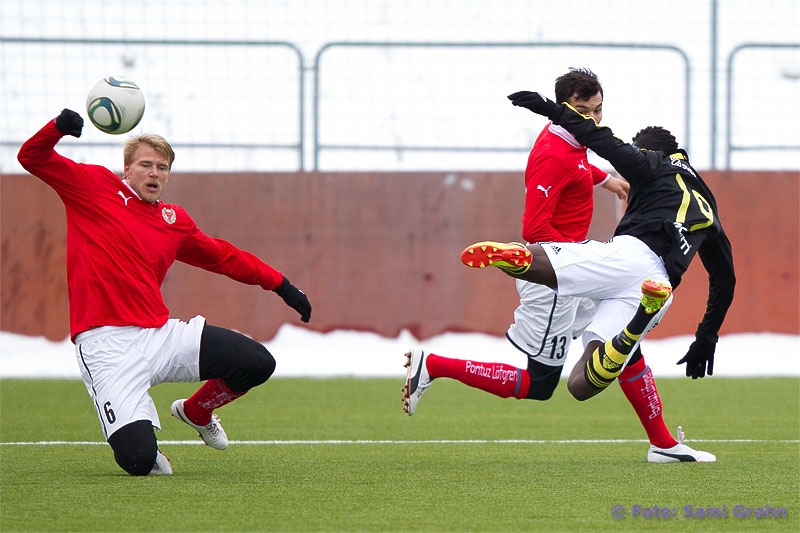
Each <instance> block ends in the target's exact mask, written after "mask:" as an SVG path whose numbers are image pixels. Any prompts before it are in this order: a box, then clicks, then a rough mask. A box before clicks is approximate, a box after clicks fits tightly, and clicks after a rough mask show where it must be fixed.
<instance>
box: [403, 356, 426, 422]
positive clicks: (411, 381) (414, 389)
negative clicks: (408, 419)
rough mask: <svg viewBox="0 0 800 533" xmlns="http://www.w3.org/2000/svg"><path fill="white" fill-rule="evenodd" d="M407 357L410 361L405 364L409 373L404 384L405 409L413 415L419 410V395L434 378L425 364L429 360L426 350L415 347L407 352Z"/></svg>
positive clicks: (409, 414)
mask: <svg viewBox="0 0 800 533" xmlns="http://www.w3.org/2000/svg"><path fill="white" fill-rule="evenodd" d="M406 357H407V358H408V361H407V362H406V365H405V366H406V368H408V373H407V374H406V384H405V385H404V386H403V411H405V412H406V413H408V416H411V415H413V414H414V411H416V410H417V402H419V397H420V396H422V393H423V392H425V389H427V388H428V387H429V386H430V384H431V383H433V380H432V379H431V377H430V375H429V374H428V369H427V368H426V366H425V363H426V361H427V360H428V354H427V353H426V352H423V351H422V350H419V349H414V350H411V351H410V352H407V353H406Z"/></svg>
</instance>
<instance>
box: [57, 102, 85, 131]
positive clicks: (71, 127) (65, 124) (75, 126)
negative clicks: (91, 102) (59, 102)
mask: <svg viewBox="0 0 800 533" xmlns="http://www.w3.org/2000/svg"><path fill="white" fill-rule="evenodd" d="M56 128H58V131H60V132H61V133H63V134H64V135H72V136H73V137H80V136H81V133H82V132H83V118H81V116H80V115H79V114H78V113H76V112H75V111H73V110H72V109H64V110H62V111H61V114H60V115H58V116H57V117H56Z"/></svg>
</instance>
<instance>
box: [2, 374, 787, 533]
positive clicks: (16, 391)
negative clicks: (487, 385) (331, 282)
mask: <svg viewBox="0 0 800 533" xmlns="http://www.w3.org/2000/svg"><path fill="white" fill-rule="evenodd" d="M658 385H659V391H660V393H661V397H662V399H663V402H664V407H665V419H666V421H667V424H668V425H669V426H670V428H674V427H675V426H677V425H678V424H680V425H682V426H683V427H684V430H685V431H686V432H687V439H688V441H689V442H688V443H689V444H691V445H693V446H695V447H698V448H701V449H705V450H708V451H710V452H712V453H714V454H716V455H717V462H716V463H713V464H687V463H684V464H666V465H656V464H648V463H647V462H646V451H647V446H648V445H647V443H646V442H644V438H645V436H644V432H643V430H642V429H641V427H640V425H639V423H638V420H637V419H636V417H635V414H634V413H633V410H632V409H631V407H630V406H629V405H628V403H627V402H626V401H625V398H624V396H623V395H622V393H621V392H620V390H619V388H618V387H616V386H614V387H613V388H612V389H610V390H608V391H606V392H604V393H603V394H601V395H600V396H598V397H596V398H594V399H592V400H590V401H587V402H582V403H581V402H577V401H575V400H573V399H572V398H571V397H570V396H569V394H568V393H567V391H566V388H565V383H563V382H562V383H561V384H560V385H559V388H558V390H557V391H556V394H555V395H554V397H553V398H552V399H551V400H550V401H547V402H534V401H519V400H513V399H506V400H502V399H500V398H496V397H494V396H491V395H489V394H486V393H483V392H481V391H476V390H474V389H470V388H468V387H466V386H463V385H461V384H459V383H456V382H453V381H449V380H439V381H437V382H436V383H435V384H434V385H433V386H432V387H431V388H430V389H429V391H428V392H426V393H425V396H424V397H423V398H422V400H421V402H420V404H419V407H418V409H417V413H416V414H415V415H414V416H413V417H408V416H406V415H405V414H403V412H402V404H401V400H400V397H401V393H400V389H401V387H402V379H358V378H347V379H345V378H341V379H289V378H282V379H281V378H278V379H273V380H270V381H269V382H268V383H267V384H266V385H264V386H262V387H259V388H257V389H254V390H253V391H251V392H250V393H248V394H247V395H246V396H244V397H243V398H241V399H240V400H238V401H236V402H235V403H233V404H231V405H229V406H226V407H224V408H222V409H220V410H219V415H220V418H221V419H222V422H223V425H224V427H225V429H226V431H227V433H228V436H229V438H230V439H231V440H232V441H234V442H233V443H232V444H231V446H230V447H229V448H228V449H227V450H225V451H222V452H220V451H217V450H213V449H211V448H209V447H207V446H202V445H191V444H185V443H182V442H180V441H195V440H196V434H195V433H194V432H192V431H191V430H190V429H189V428H188V427H186V426H185V425H183V424H181V423H179V422H177V421H176V420H174V419H173V418H172V417H171V416H169V406H170V404H171V402H172V401H173V400H174V399H176V398H181V397H186V396H187V395H189V394H191V392H193V391H194V390H195V388H196V385H192V384H188V385H186V384H165V385H160V386H158V387H155V388H154V389H152V390H151V394H152V396H153V398H154V400H155V401H156V405H157V407H158V409H159V414H160V416H161V422H162V424H163V431H161V433H160V434H159V439H160V440H161V441H162V445H161V448H162V450H163V451H164V452H165V453H166V454H167V456H168V457H169V458H170V460H171V461H172V466H173V469H174V470H175V474H174V475H173V476H149V477H143V478H134V477H130V476H128V475H126V474H125V473H123V472H122V470H120V469H119V468H118V467H117V465H116V463H114V460H113V457H112V452H111V449H110V447H108V446H107V445H105V444H103V445H91V444H85V443H82V442H85V441H95V442H97V441H101V440H102V436H101V433H100V429H99V423H98V421H97V418H96V415H95V414H94V411H93V409H92V406H91V403H90V400H89V397H88V395H87V394H86V390H85V388H84V386H83V384H82V383H81V382H79V381H71V380H67V381H58V380H55V381H40V380H3V381H0V442H2V443H3V444H2V445H1V446H0V482H1V485H0V530H2V531H621V530H622V531H667V530H673V531H682V530H692V531H797V530H800V443H799V442H798V441H799V440H800V379H796V378H769V379H766V378H765V379H720V378H711V379H708V378H706V379H703V380H697V381H692V380H690V379H662V380H660V381H659V382H658ZM508 440H521V441H525V442H517V443H513V442H501V441H508ZM613 440H619V441H621V442H613ZM43 441H48V442H49V441H66V442H68V443H67V444H48V445H43V444H33V445H17V444H13V445H12V444H8V443H15V442H34V443H35V442H43ZM169 441H174V442H172V443H170V442H169ZM237 441H238V442H237ZM248 441H250V442H248ZM252 441H261V442H252ZM290 441H302V442H290ZM311 441H328V442H311ZM335 441H339V442H335ZM354 441H363V442H354ZM418 441H429V442H425V443H420V442H418ZM469 441H472V442H469ZM476 441H477V442H476ZM592 441H600V442H592ZM197 442H199V440H197ZM614 506H622V509H623V510H624V511H625V516H624V517H623V518H621V519H617V518H614V517H613V516H612V510H614ZM687 506H691V507H688V508H689V509H690V511H689V514H690V515H695V514H704V515H710V516H686V513H687V511H686V509H687ZM656 508H657V509H656ZM770 508H775V509H785V512H786V516H785V517H783V516H779V517H775V516H765V517H758V516H756V515H757V514H759V510H761V512H763V511H764V510H765V509H766V510H767V513H769V512H770V511H769V509H770ZM664 509H668V510H669V513H670V514H673V510H674V511H675V513H674V514H675V516H669V517H665V516H655V515H657V514H660V515H663V514H664V511H663V510H664ZM746 509H751V511H750V513H751V516H750V517H746V516H744V517H741V516H737V515H738V514H746V512H747V511H746ZM616 510H617V511H619V508H617V509H616ZM723 513H724V516H722V514H723ZM648 515H649V516H648Z"/></svg>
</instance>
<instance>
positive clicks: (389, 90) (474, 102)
mask: <svg viewBox="0 0 800 533" xmlns="http://www.w3.org/2000/svg"><path fill="white" fill-rule="evenodd" d="M536 49H546V50H547V55H548V56H550V57H549V58H548V60H547V61H549V62H550V63H558V60H553V59H552V56H553V55H554V51H555V50H557V49H593V50H598V51H600V53H602V54H603V55H605V56H606V57H607V59H608V60H610V61H615V56H616V55H617V52H618V51H620V50H623V51H646V52H650V53H652V52H654V51H657V52H666V53H667V54H668V55H674V56H675V57H676V58H677V62H676V65H677V66H678V67H679V69H680V70H679V71H678V72H676V73H672V74H671V75H670V78H671V79H670V86H669V90H668V91H667V93H668V94H661V95H660V94H658V93H657V92H656V91H652V92H650V94H649V95H647V97H641V98H640V100H642V99H644V98H649V99H650V100H651V103H652V104H659V105H663V103H664V102H663V100H661V98H669V97H670V96H672V98H673V101H672V102H671V104H672V106H671V109H672V111H671V112H672V113H673V114H675V115H678V116H680V117H682V123H680V122H679V121H678V122H677V125H678V127H679V131H676V132H675V133H677V134H678V135H679V138H680V139H681V141H682V143H683V144H684V145H685V146H689V145H691V114H690V109H691V95H692V92H691V68H690V62H689V57H688V56H687V55H686V53H685V52H684V51H683V50H681V49H680V48H678V47H675V46H670V45H657V44H638V43H593V42H569V43H558V42H528V43H515V42H497V43H466V42H465V43H436V42H375V43H373V42H334V43H328V44H326V45H324V46H323V47H322V48H321V49H320V50H319V51H318V52H317V55H316V58H315V60H314V69H313V74H314V91H313V98H314V107H313V113H312V117H313V120H314V125H313V130H312V131H313V143H312V148H311V150H312V152H313V154H314V162H313V168H315V169H318V168H319V167H320V154H321V152H323V151H326V150H331V151H340V152H349V153H350V154H351V157H352V158H355V157H357V154H358V153H359V152H365V151H367V152H384V151H390V152H394V153H407V152H428V153H431V152H458V153H469V154H476V153H492V154H494V155H497V154H502V153H514V154H518V153H526V152H527V151H529V150H530V146H526V145H520V143H519V142H518V141H519V138H520V136H516V137H515V139H509V140H508V143H507V144H505V145H498V144H496V143H495V144H470V142H471V141H473V139H472V138H470V137H469V136H466V137H465V138H463V142H460V143H457V144H452V143H453V138H454V137H455V138H457V139H458V137H459V132H457V131H452V128H451V127H450V125H449V124H448V123H444V124H441V123H438V122H437V121H435V120H424V118H423V117H427V118H429V116H430V115H432V114H434V113H435V112H436V107H437V106H438V105H440V104H441V103H442V102H443V101H444V98H441V97H440V98H438V99H435V100H433V101H432V102H425V100H426V99H425V98H420V97H419V96H420V95H424V94H425V93H426V92H438V93H439V95H440V96H441V95H444V96H445V97H446V95H447V94H448V91H447V90H442V87H441V85H437V84H435V83H434V84H432V83H431V79H432V78H433V77H434V74H432V73H426V74H428V75H426V76H420V77H417V78H416V79H412V80H410V81H409V80H406V79H404V76H403V74H404V73H401V74H400V75H399V76H395V77H392V76H391V69H389V70H387V71H386V72H383V73H382V74H383V76H380V79H382V80H383V85H381V86H379V85H378V84H377V82H376V81H375V80H373V81H372V83H371V84H370V87H371V88H372V94H370V95H368V96H369V99H370V100H371V102H370V103H371V108H372V110H373V112H372V113H370V114H369V115H368V116H367V120H368V121H370V122H373V123H377V124H378V125H380V124H381V123H387V122H388V118H389V117H388V115H389V114H391V113H394V112H396V109H397V107H400V109H401V112H404V113H414V111H415V110H418V109H419V108H420V107H423V110H422V112H421V113H419V112H417V115H419V116H418V117H417V118H416V120H417V121H418V123H420V122H421V123H423V126H422V127H423V128H425V129H428V130H436V131H438V135H435V137H438V138H440V139H445V141H444V142H440V141H438V139H437V138H431V139H429V140H428V142H427V143H424V144H420V143H419V140H418V138H419V133H418V132H416V133H415V135H414V136H413V137H411V138H408V137H400V138H398V137H399V136H398V135H394V136H390V135H384V136H380V135H379V137H382V138H384V139H387V140H388V141H391V142H383V143H378V142H375V138H374V137H375V133H376V132H378V131H379V130H380V128H379V126H378V127H375V126H373V127H372V128H371V129H370V130H369V131H370V133H369V135H360V136H361V137H362V138H365V140H364V141H362V142H359V141H358V140H356V141H353V140H351V139H348V138H347V135H346V134H344V135H343V134H342V132H341V131H338V130H337V129H336V128H335V127H334V128H328V130H327V132H328V137H330V138H331V140H327V139H326V138H325V137H324V136H323V134H322V132H325V131H326V129H325V128H324V127H323V124H322V123H321V122H322V120H324V118H325V116H326V114H333V112H330V113H326V109H325V107H324V106H322V105H321V101H324V100H325V99H326V98H327V101H328V107H329V108H330V109H334V110H335V109H336V108H337V107H338V106H341V105H342V103H349V104H350V105H347V106H345V109H346V112H347V113H348V114H349V118H350V119H352V118H353V115H354V114H355V111H354V110H356V109H357V108H358V106H357V102H358V97H359V96H361V95H359V94H355V95H354V96H355V98H351V100H352V101H350V102H348V99H347V95H346V94H342V95H335V90H330V89H327V87H326V84H331V85H333V84H334V81H333V80H331V78H330V77H325V76H324V75H323V74H324V73H325V72H329V71H331V70H333V71H335V72H338V71H341V70H344V69H345V68H348V67H349V66H355V72H352V73H351V75H350V76H349V77H348V80H357V79H362V78H363V76H364V73H368V72H370V71H371V70H372V69H374V68H375V65H374V63H373V62H368V61H364V59H365V57H364V56H365V54H364V52H365V51H366V52H368V53H369V54H370V55H377V56H378V61H380V59H381V58H382V57H383V56H384V54H385V53H393V54H394V56H393V60H394V61H393V62H392V64H396V63H403V60H402V59H400V58H398V57H397V51H398V50H401V51H408V50H411V51H414V52H416V53H417V54H420V53H421V54H424V55H427V56H430V55H431V54H433V53H435V52H437V51H444V55H445V57H446V58H448V59H449V60H450V63H456V62H459V59H463V57H460V56H464V55H468V56H469V58H474V57H475V56H476V55H477V52H478V51H483V52H488V53H487V57H486V58H485V60H488V62H493V61H492V60H495V61H494V62H496V60H497V59H500V58H505V59H506V60H507V61H508V55H509V53H510V51H516V52H518V54H517V55H518V56H519V58H524V57H525V56H528V59H529V60H531V61H532V60H533V59H534V58H536V57H537V54H535V53H533V52H534V51H535V50H536ZM339 51H344V53H345V57H343V58H341V59H340V63H341V64H340V65H339V66H338V67H336V66H334V67H333V68H327V67H326V64H325V62H324V59H325V58H327V57H329V56H331V55H332V54H335V53H336V52H339ZM347 52H350V53H349V54H348V53H347ZM353 56H355V57H353ZM538 57H541V54H539V55H538ZM519 58H516V59H517V61H513V60H512V61H511V62H510V63H512V64H520V63H524V61H521V60H519ZM359 60H360V61H359ZM330 62H331V63H333V62H334V60H330ZM539 63H540V64H544V63H545V60H543V59H541V58H540V59H539ZM414 64H415V65H417V68H418V72H421V71H422V70H421V69H419V62H415V63H414ZM432 68H435V69H437V70H438V71H440V72H441V71H445V76H446V75H447V72H446V71H447V70H448V69H447V68H446V67H445V68H442V67H441V65H440V64H438V63H434V64H433V65H432ZM555 68H558V67H555ZM542 70H546V71H547V72H550V71H551V69H549V68H547V69H544V68H543V69H542ZM466 72H468V74H469V75H475V76H479V77H481V78H482V79H483V84H484V85H485V86H487V87H491V88H492V90H494V89H495V88H497V87H508V88H512V87H515V86H514V85H513V84H508V83H507V82H506V83H504V80H503V77H504V76H508V72H507V71H506V69H501V71H500V72H497V71H496V70H492V71H489V72H488V73H487V70H486V69H484V70H480V69H476V70H470V69H467V70H466ZM492 74H494V75H495V77H496V78H497V79H492V78H490V79H489V80H487V79H486V78H487V77H488V76H491V75H492ZM375 77H378V76H375ZM516 78H519V79H520V81H519V83H520V84H522V83H523V80H522V78H523V76H520V75H517V76H516ZM672 78H674V79H672ZM628 81H629V84H631V83H632V82H633V80H632V79H631V80H628ZM403 83H405V86H404V87H402V89H405V91H403V90H400V91H398V90H397V85H398V84H403ZM542 83H543V85H541V86H539V87H538V88H539V90H541V91H548V93H549V91H550V90H551V87H550V85H551V84H552V82H551V81H550V80H549V79H548V80H543V82H542ZM544 83H546V85H544ZM676 85H677V86H678V87H680V88H681V91H680V93H679V94H675V91H674V90H673V87H675V86H676ZM376 87H381V88H382V89H384V90H383V91H375V88H376ZM517 88H522V85H519V86H517ZM450 90H454V91H455V90H460V91H462V92H468V91H469V94H472V92H471V91H470V89H469V88H468V87H465V86H459V85H457V84H456V85H454V86H453V87H451V88H450ZM349 92H350V93H351V94H352V89H350V90H349ZM403 92H405V94H406V95H410V97H408V98H405V99H403V101H402V102H401V105H400V106H398V102H397V101H396V100H397V99H398V98H399V96H400V95H399V94H398V93H403ZM331 93H334V96H333V97H332V96H331ZM376 93H377V94H376ZM503 96H504V95H503V94H494V93H491V94H480V95H478V94H476V95H475V97H474V98H472V99H471V101H470V106H469V109H468V110H466V109H465V110H464V113H468V114H469V115H470V116H471V117H472V118H473V122H477V123H479V124H481V125H486V126H485V127H490V126H489V125H491V124H492V123H493V122H494V120H495V119H496V116H493V113H496V108H495V107H494V106H492V105H486V104H487V102H493V101H495V100H497V101H498V102H503V103H504V104H507V102H505V101H504V99H503ZM426 103H427V105H426ZM637 105H639V106H643V107H644V105H645V104H643V103H642V102H641V101H640V102H637ZM678 110H679V111H678ZM333 122H335V120H333ZM410 129H411V128H409V130H410ZM348 133H350V134H351V135H355V136H359V134H360V133H362V132H360V131H354V130H353V129H349V130H348ZM468 133H469V135H474V132H468ZM498 135H499V132H498V131H496V130H494V131H493V133H492V135H491V136H489V139H488V140H489V142H491V141H492V140H495V139H496V137H497V136H498ZM514 141H516V142H514ZM451 167H452V164H451ZM470 168H474V167H470Z"/></svg>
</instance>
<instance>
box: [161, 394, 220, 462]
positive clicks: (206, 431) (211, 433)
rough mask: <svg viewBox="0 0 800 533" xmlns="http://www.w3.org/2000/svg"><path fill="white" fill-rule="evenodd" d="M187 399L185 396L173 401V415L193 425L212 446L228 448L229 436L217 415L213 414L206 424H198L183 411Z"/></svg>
mask: <svg viewBox="0 0 800 533" xmlns="http://www.w3.org/2000/svg"><path fill="white" fill-rule="evenodd" d="M185 401H186V399H185V398H184V399H182V400H175V401H174V402H172V409H171V411H172V416H174V417H175V418H177V419H178V420H180V421H181V422H185V423H186V424H189V425H190V426H192V427H193V428H194V429H195V431H197V433H198V434H199V435H200V438H201V439H203V442H205V443H206V444H208V445H209V446H211V447H212V448H214V449H217V450H224V449H225V448H227V447H228V436H227V435H226V434H225V430H224V429H222V426H221V425H220V423H219V418H217V415H211V421H210V422H209V423H208V424H206V425H205V426H198V425H197V424H194V423H192V421H191V420H189V418H188V417H187V416H186V413H184V412H183V402H185Z"/></svg>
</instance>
